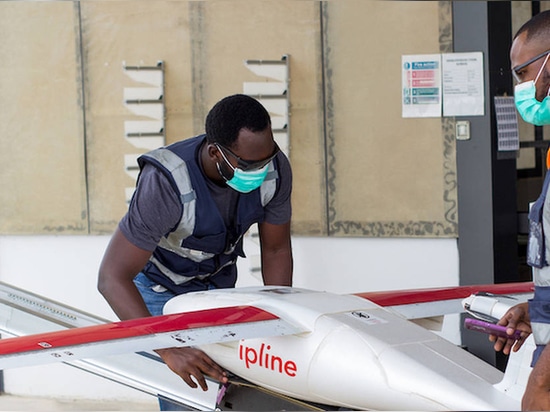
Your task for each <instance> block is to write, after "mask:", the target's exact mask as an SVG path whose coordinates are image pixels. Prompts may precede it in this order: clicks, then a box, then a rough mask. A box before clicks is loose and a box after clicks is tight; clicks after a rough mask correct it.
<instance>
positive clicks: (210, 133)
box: [205, 94, 271, 147]
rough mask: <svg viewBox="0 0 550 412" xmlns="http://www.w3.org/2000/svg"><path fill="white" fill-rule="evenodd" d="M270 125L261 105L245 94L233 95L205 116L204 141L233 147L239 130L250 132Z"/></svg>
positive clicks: (267, 115)
mask: <svg viewBox="0 0 550 412" xmlns="http://www.w3.org/2000/svg"><path fill="white" fill-rule="evenodd" d="M270 125H271V118H270V117H269V113H268V112H267V110H266V109H265V107H264V106H262V104H261V103H260V102H259V101H258V100H256V99H254V98H253V97H250V96H247V95H245V94H234V95H232V96H227V97H225V98H223V99H222V100H220V101H219V102H218V103H216V104H215V105H214V107H212V109H211V110H210V112H208V115H207V116H206V123H205V130H206V140H207V141H208V142H209V143H219V144H221V145H222V146H225V147H231V146H233V143H235V141H236V140H237V137H238V136H239V131H240V130H241V129H243V128H244V129H248V130H250V131H251V132H258V131H262V130H265V129H266V128H267V127H269V126H270Z"/></svg>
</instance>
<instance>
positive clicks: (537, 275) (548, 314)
mask: <svg viewBox="0 0 550 412" xmlns="http://www.w3.org/2000/svg"><path fill="white" fill-rule="evenodd" d="M548 190H550V173H546V178H545V179H544V185H543V189H542V192H541V195H540V196H539V198H538V199H537V201H536V202H535V203H534V204H533V206H532V207H531V210H530V212H529V242H528V246H527V262H528V263H529V264H530V265H531V266H533V282H534V284H535V293H534V296H533V299H531V300H530V301H529V318H530V320H531V329H532V331H533V337H534V339H535V343H536V345H537V348H536V349H535V352H534V354H533V361H532V365H534V364H535V363H536V361H537V360H538V358H539V356H540V354H541V353H542V350H543V349H544V347H545V346H546V345H547V344H548V343H550V266H548V257H549V256H550V249H549V246H550V242H549V240H550V238H547V237H546V236H545V234H549V235H550V197H549V196H547V194H548Z"/></svg>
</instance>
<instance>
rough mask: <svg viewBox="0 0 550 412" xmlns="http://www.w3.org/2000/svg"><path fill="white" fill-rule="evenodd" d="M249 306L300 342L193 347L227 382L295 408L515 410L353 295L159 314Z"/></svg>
mask: <svg viewBox="0 0 550 412" xmlns="http://www.w3.org/2000/svg"><path fill="white" fill-rule="evenodd" d="M238 305H250V306H255V307H258V308H261V309H263V310H265V311H268V312H270V313H273V314H275V315H277V316H278V317H280V318H281V319H284V320H286V321H287V322H290V323H292V324H293V325H294V326H296V327H297V328H298V329H299V330H301V331H302V332H301V333H298V334H294V335H286V336H274V337H265V338H254V339H242V340H240V341H235V342H225V343H219V344H208V345H203V346H200V348H201V349H202V350H204V351H205V352H206V353H207V354H208V355H209V356H210V357H212V359H214V360H215V361H216V362H218V363H219V364H220V365H221V366H222V367H224V368H226V369H227V370H229V371H231V372H232V373H234V374H236V375H238V376H240V377H242V378H244V379H247V380H249V381H251V382H253V383H255V384H258V385H260V386H263V387H266V388H268V389H271V390H274V391H277V392H279V393H282V394H284V395H288V396H291V397H294V398H297V399H301V400H305V401H310V402H316V403H322V404H328V405H335V406H340V407H346V408H353V409H361V410H363V409H377V410H519V407H520V403H519V400H518V399H516V398H513V397H510V396H508V395H507V394H506V393H503V391H501V390H499V389H497V388H496V387H495V384H497V383H499V382H500V381H501V380H502V378H503V374H502V373H501V372H500V371H498V370H497V369H495V368H494V367H492V366H490V365H489V364H487V363H485V362H484V361H482V360H480V359H479V358H477V357H475V356H473V355H472V354H470V353H468V352H466V351H465V350H464V349H462V348H460V347H457V346H456V345H454V344H453V343H451V342H449V341H447V340H445V339H443V338H442V337H440V336H438V335H437V334H435V333H433V332H431V331H429V330H427V329H424V328H423V327H420V326H418V325H416V324H415V323H413V322H410V321H408V320H406V319H404V318H403V317H402V316H400V315H398V314H396V313H394V312H392V311H390V310H388V309H385V308H383V307H381V306H378V305H376V304H375V303H373V302H371V301H369V300H366V299H363V298H361V297H358V296H354V295H335V294H330V293H325V292H315V291H309V290H303V289H298V288H280V287H260V288H237V289H224V290H214V291H208V292H197V293H190V294H186V295H181V296H178V297H175V298H173V299H172V300H170V301H169V302H168V303H167V304H166V306H165V309H164V312H165V314H170V313H178V312H187V311H194V310H203V309H211V308H220V307H232V306H238Z"/></svg>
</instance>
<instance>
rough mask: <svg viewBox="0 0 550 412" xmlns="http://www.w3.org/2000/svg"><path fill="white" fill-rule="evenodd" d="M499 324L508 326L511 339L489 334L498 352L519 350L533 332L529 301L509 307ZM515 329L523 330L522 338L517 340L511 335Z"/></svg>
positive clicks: (507, 330) (507, 352)
mask: <svg viewBox="0 0 550 412" xmlns="http://www.w3.org/2000/svg"><path fill="white" fill-rule="evenodd" d="M497 324H498V325H501V326H506V327H507V329H506V333H507V334H508V335H510V339H506V338H500V337H497V336H496V335H489V340H490V341H491V342H495V345H494V348H495V350H496V351H497V352H498V351H502V352H503V353H504V354H506V355H508V354H510V350H513V351H514V352H517V351H518V350H519V348H521V346H522V345H523V342H525V339H527V337H528V336H529V335H530V334H531V321H530V320H529V310H528V303H527V302H524V303H519V304H517V305H515V306H513V307H511V308H510V309H508V311H507V312H506V313H505V314H504V316H503V317H502V318H501V319H500V320H499V321H498V323H497ZM515 330H520V331H521V338H520V339H519V340H517V341H516V340H514V339H513V338H512V337H511V336H512V335H513V334H514V331H515Z"/></svg>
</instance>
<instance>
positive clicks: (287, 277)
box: [258, 222, 293, 286]
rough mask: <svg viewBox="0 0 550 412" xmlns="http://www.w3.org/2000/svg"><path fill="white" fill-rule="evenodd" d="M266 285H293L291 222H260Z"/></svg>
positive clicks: (263, 270)
mask: <svg viewBox="0 0 550 412" xmlns="http://www.w3.org/2000/svg"><path fill="white" fill-rule="evenodd" d="M258 231H259V233H260V246H261V251H262V277H263V281H264V284H265V285H277V286H292V268H293V261H292V246H291V242H290V222H288V223H284V224H282V225H273V224H271V223H266V222H263V223H260V224H258Z"/></svg>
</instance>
